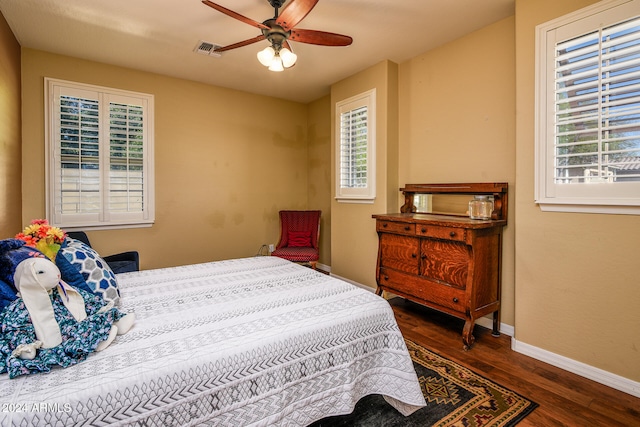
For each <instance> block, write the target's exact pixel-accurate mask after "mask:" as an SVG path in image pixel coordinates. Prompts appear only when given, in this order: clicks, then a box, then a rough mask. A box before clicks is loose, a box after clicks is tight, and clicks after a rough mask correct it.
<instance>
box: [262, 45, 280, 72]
mask: <svg viewBox="0 0 640 427" xmlns="http://www.w3.org/2000/svg"><path fill="white" fill-rule="evenodd" d="M275 56H276V51H275V50H273V48H272V47H271V46H267V47H265V48H264V49H263V50H261V51H260V52H258V61H260V63H261V64H262V65H264V66H265V67H268V66H270V65H271V62H272V61H273V59H274V57H275Z"/></svg>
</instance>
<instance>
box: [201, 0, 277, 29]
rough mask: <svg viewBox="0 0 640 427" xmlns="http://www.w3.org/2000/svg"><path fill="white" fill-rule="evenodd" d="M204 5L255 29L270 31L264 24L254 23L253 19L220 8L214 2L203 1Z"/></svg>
mask: <svg viewBox="0 0 640 427" xmlns="http://www.w3.org/2000/svg"><path fill="white" fill-rule="evenodd" d="M202 3H204V4H206V5H207V6H209V7H211V8H213V9H215V10H217V11H218V12H222V13H224V14H225V15H227V16H230V17H232V18H235V19H237V20H238V21H242V22H244V23H245V24H249V25H251V26H253V27H256V28H260V29H263V28H264V29H265V30H268V29H269V27H267V26H266V25H264V24H263V23H261V22H258V21H254V20H253V19H251V18H247V17H246V16H243V15H240V14H239V13H236V12H234V11H233V10H229V9H227V8H226V7H222V6H220V5H219V4H216V3H214V2H212V1H209V0H202Z"/></svg>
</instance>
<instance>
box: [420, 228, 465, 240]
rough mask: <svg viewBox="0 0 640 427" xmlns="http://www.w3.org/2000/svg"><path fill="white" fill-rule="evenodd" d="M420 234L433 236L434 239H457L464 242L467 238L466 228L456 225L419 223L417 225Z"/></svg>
mask: <svg viewBox="0 0 640 427" xmlns="http://www.w3.org/2000/svg"><path fill="white" fill-rule="evenodd" d="M416 234H417V235H418V236H424V237H433V238H434V239H444V240H457V241H460V242H464V241H465V239H466V230H465V229H464V228H456V227H440V226H437V225H425V224H418V226H417V227H416Z"/></svg>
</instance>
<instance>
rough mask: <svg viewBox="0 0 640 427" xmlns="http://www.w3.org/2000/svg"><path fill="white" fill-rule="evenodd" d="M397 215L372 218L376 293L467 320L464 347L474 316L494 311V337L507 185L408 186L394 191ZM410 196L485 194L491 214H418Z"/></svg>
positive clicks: (469, 338)
mask: <svg viewBox="0 0 640 427" xmlns="http://www.w3.org/2000/svg"><path fill="white" fill-rule="evenodd" d="M400 190H401V191H402V192H403V193H404V195H405V204H404V205H403V206H402V208H401V212H400V213H390V214H383V215H373V218H375V219H376V231H377V233H378V242H379V244H378V261H377V266H376V281H377V283H378V288H377V291H376V293H377V294H378V295H382V293H383V292H384V291H388V292H391V293H393V294H395V295H398V296H401V297H404V298H407V299H410V300H412V301H415V302H418V303H420V304H423V305H426V306H428V307H431V308H434V309H437V310H440V311H442V312H445V313H448V314H450V315H453V316H456V317H459V318H461V319H464V320H465V324H464V328H463V330H462V341H463V344H464V348H465V349H469V348H471V346H472V345H473V342H474V339H475V338H474V337H473V327H474V324H475V321H476V319H478V318H480V317H482V316H485V315H487V314H489V313H493V335H495V336H499V324H500V280H501V269H502V265H501V257H502V229H503V227H504V226H505V225H506V224H507V184H506V183H473V184H410V185H406V186H405V188H401V189H400ZM416 194H431V195H433V194H464V195H469V199H472V198H473V196H474V195H489V196H492V198H493V200H494V209H493V212H492V214H491V219H488V220H477V219H470V218H469V217H468V216H465V215H455V214H435V213H418V212H416V207H415V205H414V195H416Z"/></svg>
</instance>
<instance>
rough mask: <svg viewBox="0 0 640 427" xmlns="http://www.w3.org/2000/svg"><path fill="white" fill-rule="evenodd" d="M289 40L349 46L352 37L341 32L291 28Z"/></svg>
mask: <svg viewBox="0 0 640 427" xmlns="http://www.w3.org/2000/svg"><path fill="white" fill-rule="evenodd" d="M289 40H293V41H294V42H300V43H309V44H317V45H320V46H349V45H350V44H351V43H352V42H353V39H352V38H351V37H349V36H344V35H342V34H335V33H328V32H326V31H315V30H302V29H294V30H291V36H289Z"/></svg>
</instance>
